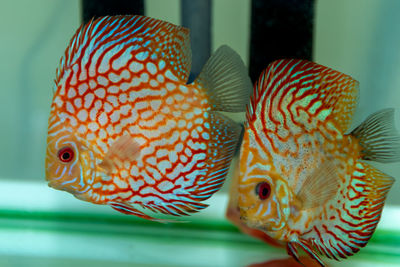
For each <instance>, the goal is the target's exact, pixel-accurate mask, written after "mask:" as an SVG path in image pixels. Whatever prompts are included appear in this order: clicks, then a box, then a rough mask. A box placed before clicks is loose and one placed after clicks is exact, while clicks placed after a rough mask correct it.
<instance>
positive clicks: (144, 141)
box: [46, 16, 251, 220]
mask: <svg viewBox="0 0 400 267" xmlns="http://www.w3.org/2000/svg"><path fill="white" fill-rule="evenodd" d="M190 65H191V51H190V45H189V31H188V30H187V29H185V28H183V27H180V26H176V25H173V24H170V23H167V22H164V21H160V20H156V19H152V18H148V17H142V16H113V17H112V16H109V17H101V18H98V19H96V20H93V21H91V22H90V23H88V24H87V25H85V26H81V27H80V28H79V29H78V30H77V32H76V33H75V35H74V36H73V38H72V40H71V42H70V44H69V46H68V47H67V49H66V51H65V55H64V56H63V57H62V58H61V62H60V67H59V68H58V70H57V77H56V80H55V89H54V98H53V102H52V106H51V113H50V118H49V128H48V140H47V143H48V145H47V156H46V178H47V180H48V182H49V185H50V186H51V187H53V188H55V189H59V190H64V191H67V192H69V193H71V194H73V195H74V196H75V197H77V198H78V199H81V200H84V201H89V202H92V203H95V204H106V205H110V206H111V207H112V208H114V209H116V210H118V211H120V212H123V213H126V214H133V215H137V216H139V217H142V218H145V219H151V220H153V219H154V220H157V219H156V218H154V217H153V216H151V215H149V214H148V212H149V211H150V212H154V213H162V214H168V215H176V216H179V215H188V214H189V213H191V212H196V211H198V210H200V209H203V208H205V207H206V206H207V205H206V204H204V203H201V202H202V201H203V200H206V199H207V198H209V197H210V196H211V195H212V194H213V193H215V192H216V191H217V190H218V189H219V188H220V187H221V186H222V184H223V182H224V179H225V176H226V173H227V170H228V168H229V164H230V162H231V158H232V156H233V154H234V151H235V147H236V145H237V142H238V138H239V136H240V131H241V127H240V126H239V125H238V124H236V123H234V122H233V121H231V120H230V119H228V118H227V117H225V116H223V115H222V114H219V113H218V112H217V111H231V112H237V111H244V110H245V108H246V104H247V103H246V101H248V100H249V99H250V97H249V95H250V92H251V81H250V79H249V77H248V75H247V70H246V68H245V66H244V64H243V62H242V60H241V59H240V57H239V56H238V55H237V54H236V53H235V52H234V51H233V50H232V49H230V48H228V47H227V46H222V47H221V48H219V49H218V50H217V51H216V52H215V53H214V54H213V55H212V56H211V58H210V59H209V60H208V62H207V63H206V65H205V66H204V68H203V70H202V72H201V73H200V75H199V77H198V78H197V79H196V80H195V81H194V82H193V83H191V84H187V79H188V76H189V70H190Z"/></svg>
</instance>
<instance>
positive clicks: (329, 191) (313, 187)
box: [297, 160, 340, 209]
mask: <svg viewBox="0 0 400 267" xmlns="http://www.w3.org/2000/svg"><path fill="white" fill-rule="evenodd" d="M339 185H340V180H339V177H338V175H337V173H336V166H335V164H334V162H332V161H331V160H326V161H325V162H324V163H322V164H321V166H320V167H319V168H317V169H315V170H314V171H313V173H312V174H311V175H310V176H308V177H307V178H306V179H305V180H304V182H303V184H302V186H301V188H300V190H299V192H298V193H297V197H298V199H299V200H300V201H301V207H300V208H301V209H309V208H315V207H317V206H320V205H321V204H322V203H326V202H327V201H328V200H330V199H332V198H333V197H335V196H336V194H337V192H338V188H339Z"/></svg>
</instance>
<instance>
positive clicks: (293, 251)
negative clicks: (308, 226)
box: [286, 242, 301, 264]
mask: <svg viewBox="0 0 400 267" xmlns="http://www.w3.org/2000/svg"><path fill="white" fill-rule="evenodd" d="M286 251H287V253H288V255H289V256H292V257H293V259H295V260H296V261H297V262H298V263H300V264H301V262H300V260H299V253H298V252H297V247H296V243H295V242H288V243H287V244H286Z"/></svg>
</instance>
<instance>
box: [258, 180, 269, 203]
mask: <svg viewBox="0 0 400 267" xmlns="http://www.w3.org/2000/svg"><path fill="white" fill-rule="evenodd" d="M256 194H257V195H258V197H259V198H260V199H261V200H264V199H267V198H268V197H269V195H271V186H270V185H269V183H267V182H261V183H259V184H258V185H257V186H256Z"/></svg>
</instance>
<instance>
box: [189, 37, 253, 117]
mask: <svg viewBox="0 0 400 267" xmlns="http://www.w3.org/2000/svg"><path fill="white" fill-rule="evenodd" d="M194 83H196V84H199V85H201V86H202V87H203V88H204V90H205V91H206V93H207V95H208V97H209V99H210V102H211V105H212V109H213V110H216V111H230V112H242V111H245V109H246V105H247V104H248V101H249V99H250V92H251V89H252V84H251V80H250V77H249V75H248V71H247V68H246V67H245V65H244V63H243V61H242V59H241V58H240V56H239V55H238V54H237V53H236V52H235V51H233V50H232V49H231V48H230V47H228V46H226V45H223V46H221V47H220V48H218V49H217V51H215V52H214V53H213V54H212V55H211V57H210V58H209V60H208V61H207V63H206V64H205V65H204V67H203V69H202V71H201V73H200V74H199V76H198V77H197V79H196V80H195V81H194Z"/></svg>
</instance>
